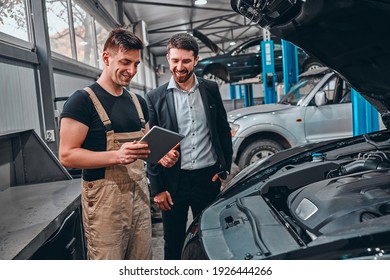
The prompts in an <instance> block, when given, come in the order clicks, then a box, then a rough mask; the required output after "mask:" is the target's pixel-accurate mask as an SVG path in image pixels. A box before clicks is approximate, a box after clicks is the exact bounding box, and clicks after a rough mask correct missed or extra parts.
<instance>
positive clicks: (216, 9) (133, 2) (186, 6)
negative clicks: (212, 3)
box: [122, 0, 232, 12]
mask: <svg viewBox="0 0 390 280" xmlns="http://www.w3.org/2000/svg"><path fill="white" fill-rule="evenodd" d="M122 1H123V3H132V4H141V5H153V6H164V7H174V8H185V9H199V10H209V11H222V12H231V11H232V10H227V9H221V8H211V7H201V6H195V5H179V4H170V3H161V2H145V1H139V0H122Z"/></svg>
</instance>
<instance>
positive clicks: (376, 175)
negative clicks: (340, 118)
mask: <svg viewBox="0 0 390 280" xmlns="http://www.w3.org/2000/svg"><path fill="white" fill-rule="evenodd" d="M232 7H233V9H234V10H235V11H236V12H238V13H241V14H243V15H245V16H246V17H248V18H249V19H251V20H252V21H254V22H256V23H258V24H260V26H262V27H266V28H268V29H269V30H270V32H271V33H273V34H275V35H278V36H281V37H282V38H283V39H286V40H289V41H291V42H292V43H294V44H295V45H297V46H300V47H302V48H303V49H305V50H307V51H310V53H312V54H313V55H315V56H316V57H318V58H319V59H321V61H323V62H324V63H326V64H327V65H328V66H329V67H330V68H332V69H333V70H334V71H335V72H336V73H338V74H339V75H340V76H341V77H343V79H345V80H346V81H348V83H350V85H351V87H352V88H354V89H356V91H357V92H359V93H360V95H361V96H362V97H363V98H364V99H366V100H367V101H369V103H371V104H372V105H373V106H374V107H375V108H376V109H377V110H378V112H379V114H380V116H381V118H382V121H383V124H384V125H385V127H386V128H385V129H382V130H378V131H375V132H370V133H364V134H362V135H357V136H353V137H347V138H343V139H337V140H328V141H324V142H317V143H310V144H307V145H303V146H296V147H293V148H290V149H287V150H283V151H280V152H278V153H275V154H274V155H272V156H270V157H267V158H264V159H263V160H260V161H258V162H256V163H255V164H252V165H250V166H248V167H247V168H245V169H244V170H242V171H241V172H240V173H238V175H236V176H235V177H234V178H233V179H232V180H231V181H229V182H228V183H227V184H226V186H225V187H224V188H223V190H222V192H221V193H220V195H219V196H218V197H217V198H216V200H215V201H214V202H212V203H211V204H210V205H209V206H208V207H206V208H205V210H204V211H203V212H202V213H201V214H200V215H198V216H197V217H195V219H194V220H193V222H192V223H191V225H190V226H189V228H188V230H187V236H186V239H185V244H184V247H183V251H182V258H183V259H218V260H222V259H231V260H233V259H242V260H243V259H246V260H249V259H252V260H275V259H285V260H289V259H295V260H296V259H299V260H304V259H316V260H320V259H321V260H322V259H334V260H346V259H365V260H368V259H371V260H373V259H376V260H378V259H383V260H384V259H387V260H388V259H390V184H389V182H390V80H389V78H388V69H389V65H390V48H389V39H388V36H385V35H386V34H389V33H390V17H389V16H388V15H389V14H390V1H389V0H383V1H368V0H349V1H343V0H305V1H301V0H298V1H289V0H272V1H271V0H269V1H268V0H263V1H251V0H232ZM361 34H365V36H366V37H365V40H361ZM324 113H326V112H324ZM375 116H376V115H375V114H372V115H371V117H375ZM318 126H321V124H318Z"/></svg>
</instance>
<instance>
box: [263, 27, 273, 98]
mask: <svg viewBox="0 0 390 280" xmlns="http://www.w3.org/2000/svg"><path fill="white" fill-rule="evenodd" d="M260 47H261V63H262V68H263V73H262V79H263V89H264V90H263V91H264V104H269V103H276V101H277V100H276V91H275V83H276V74H275V62H274V42H273V41H272V40H271V34H270V32H269V31H268V30H266V29H263V41H262V42H261V46H260Z"/></svg>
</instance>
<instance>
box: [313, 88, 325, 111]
mask: <svg viewBox="0 0 390 280" xmlns="http://www.w3.org/2000/svg"><path fill="white" fill-rule="evenodd" d="M314 103H315V104H316V106H317V107H320V106H323V105H325V104H326V94H325V91H323V90H320V91H319V92H317V93H316V95H315V96H314Z"/></svg>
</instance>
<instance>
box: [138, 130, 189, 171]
mask: <svg viewBox="0 0 390 280" xmlns="http://www.w3.org/2000/svg"><path fill="white" fill-rule="evenodd" d="M183 138H184V135H181V134H179V133H177V132H174V131H171V130H168V129H165V128H162V127H159V126H153V127H152V129H151V130H149V131H148V133H147V134H145V135H144V136H143V137H142V138H141V139H140V140H139V142H146V143H148V146H149V149H150V154H149V157H147V158H144V159H143V160H145V161H147V162H150V163H155V164H157V163H158V161H159V160H160V159H161V158H162V157H163V156H165V155H166V154H167V153H168V152H169V151H170V150H171V149H172V148H173V147H175V145H176V144H178V143H180V141H181V140H182V139H183Z"/></svg>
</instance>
